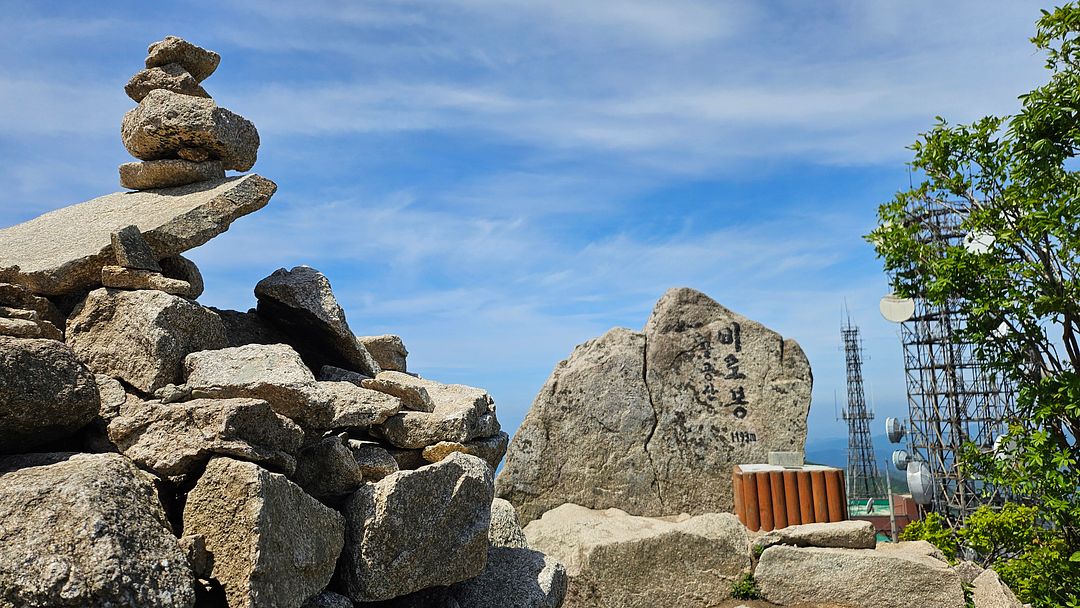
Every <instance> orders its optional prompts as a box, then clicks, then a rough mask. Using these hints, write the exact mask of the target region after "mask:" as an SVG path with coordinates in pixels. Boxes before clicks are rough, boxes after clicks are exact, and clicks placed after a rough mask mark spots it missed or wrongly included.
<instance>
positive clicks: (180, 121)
mask: <svg viewBox="0 0 1080 608" xmlns="http://www.w3.org/2000/svg"><path fill="white" fill-rule="evenodd" d="M120 138H121V140H123V142H124V147H125V148H127V151H128V152H129V153H131V155H132V156H134V157H135V158H138V159H139V160H162V159H168V158H176V157H177V154H178V153H179V151H180V150H181V149H182V148H203V149H205V150H207V151H209V152H210V156H211V159H213V160H220V161H221V164H222V166H223V167H224V168H225V169H231V170H234V171H247V170H249V169H251V167H252V166H254V165H255V159H256V156H257V155H258V151H259V132H258V131H257V130H256V129H255V125H254V124H252V123H251V121H249V120H248V119H246V118H244V117H243V116H240V115H239V114H235V113H233V112H230V111H229V110H226V109H225V108H222V107H219V106H218V105H217V104H215V103H214V100H212V99H204V98H201V97H192V96H190V95H183V94H180V93H174V92H172V91H169V90H166V89H154V90H153V91H150V92H149V93H147V94H146V97H144V98H143V100H142V101H140V102H139V105H138V106H137V107H135V108H133V109H132V110H130V111H128V113H127V114H125V115H124V121H123V123H122V124H121V125H120Z"/></svg>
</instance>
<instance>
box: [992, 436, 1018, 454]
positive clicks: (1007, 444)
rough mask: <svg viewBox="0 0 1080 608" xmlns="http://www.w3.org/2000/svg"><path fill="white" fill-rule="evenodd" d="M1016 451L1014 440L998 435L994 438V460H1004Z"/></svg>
mask: <svg viewBox="0 0 1080 608" xmlns="http://www.w3.org/2000/svg"><path fill="white" fill-rule="evenodd" d="M1015 450H1016V440H1014V439H1011V438H1010V437H1009V436H1008V435H998V436H997V437H995V438H994V458H996V459H998V460H1006V459H1008V458H1009V457H1010V454H1011V453H1012V452H1013V451H1015Z"/></svg>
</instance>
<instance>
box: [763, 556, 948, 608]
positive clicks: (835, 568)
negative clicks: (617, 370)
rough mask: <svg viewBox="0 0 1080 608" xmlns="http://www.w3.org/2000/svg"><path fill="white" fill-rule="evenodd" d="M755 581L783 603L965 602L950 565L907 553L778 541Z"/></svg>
mask: <svg viewBox="0 0 1080 608" xmlns="http://www.w3.org/2000/svg"><path fill="white" fill-rule="evenodd" d="M754 579H755V580H756V581H757V585H758V588H759V589H760V590H761V595H762V597H763V598H764V599H766V600H768V601H770V602H772V603H774V604H780V605H781V606H796V605H802V604H811V605H818V604H823V605H829V606H832V605H837V606H860V607H861V606H880V607H882V608H910V607H911V606H935V607H940V608H963V606H964V591H963V588H962V587H961V584H960V577H959V576H958V575H957V574H956V573H955V572H953V571H952V570H951V569H950V568H949V566H948V564H946V563H944V562H941V561H939V560H937V559H935V558H933V557H928V556H925V555H917V554H915V553H914V552H907V551H892V552H889V551H875V550H870V549H833V548H817V547H804V548H796V547H789V546H787V545H776V546H773V547H769V548H768V549H766V550H765V552H764V553H762V554H761V560H760V561H759V562H758V566H757V569H756V570H755V571H754Z"/></svg>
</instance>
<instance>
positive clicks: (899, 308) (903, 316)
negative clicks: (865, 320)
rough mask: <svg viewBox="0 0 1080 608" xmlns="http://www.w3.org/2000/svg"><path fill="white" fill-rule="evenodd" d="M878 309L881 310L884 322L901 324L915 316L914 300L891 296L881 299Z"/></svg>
mask: <svg viewBox="0 0 1080 608" xmlns="http://www.w3.org/2000/svg"><path fill="white" fill-rule="evenodd" d="M878 308H879V309H880V310H881V316H883V317H885V320H886V321H892V322H893V323H903V322H904V321H907V320H908V319H910V318H911V317H913V316H915V300H912V299H911V298H901V297H899V296H896V295H893V294H889V295H887V296H885V297H884V298H881V303H880V304H878Z"/></svg>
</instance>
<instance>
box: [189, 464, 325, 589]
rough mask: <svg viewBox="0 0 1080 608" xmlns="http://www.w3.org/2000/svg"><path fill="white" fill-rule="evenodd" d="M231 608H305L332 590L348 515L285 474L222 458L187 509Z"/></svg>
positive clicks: (191, 526) (191, 528)
mask: <svg viewBox="0 0 1080 608" xmlns="http://www.w3.org/2000/svg"><path fill="white" fill-rule="evenodd" d="M184 533H185V534H201V535H202V536H203V537H204V538H205V539H206V548H207V550H208V551H209V552H210V553H211V554H212V555H213V565H212V566H211V574H212V576H213V578H215V579H217V580H218V581H219V582H220V583H221V584H222V586H223V587H224V588H225V594H226V596H227V597H228V600H229V605H230V606H249V607H252V608H259V607H263V606H266V607H271V606H272V607H277V606H299V605H301V604H303V603H304V602H305V601H306V600H308V599H309V598H311V597H313V596H315V595H317V594H318V593H319V592H321V591H323V590H324V589H325V588H326V585H327V584H328V583H329V582H330V578H331V576H332V575H333V572H334V564H335V562H336V561H337V557H338V554H339V553H340V552H341V548H342V542H343V536H342V534H343V523H342V517H341V515H339V514H338V513H337V512H336V511H334V510H333V509H330V508H329V507H326V506H323V505H322V504H321V503H320V502H319V501H317V500H315V499H314V498H312V497H310V496H308V495H307V494H305V493H304V491H303V490H301V489H300V487H299V486H297V485H296V484H294V483H292V482H291V481H289V480H288V479H286V478H285V476H284V475H280V474H277V473H271V472H269V471H267V470H265V469H263V468H261V467H259V466H258V465H255V464H252V463H249V462H239V461H236V460H231V459H229V458H215V459H213V460H211V461H210V464H208V465H207V467H206V472H205V473H203V476H202V477H201V478H200V479H199V481H198V483H197V484H196V485H195V488H194V489H192V490H191V492H190V493H189V494H188V500H187V504H186V505H185V507H184Z"/></svg>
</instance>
